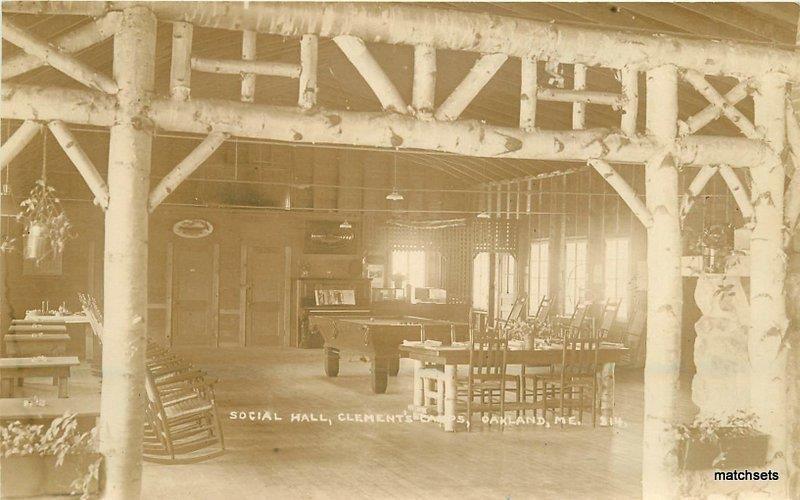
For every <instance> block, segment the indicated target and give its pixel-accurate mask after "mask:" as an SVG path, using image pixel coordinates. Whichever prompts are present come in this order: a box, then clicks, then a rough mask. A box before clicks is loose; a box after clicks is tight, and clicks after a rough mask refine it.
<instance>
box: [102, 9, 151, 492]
mask: <svg viewBox="0 0 800 500" xmlns="http://www.w3.org/2000/svg"><path fill="white" fill-rule="evenodd" d="M155 44H156V18H155V16H154V15H153V13H152V12H151V11H150V10H149V9H148V8H147V7H144V6H137V7H130V8H128V9H126V10H125V11H124V12H123V16H122V23H121V26H120V29H119V31H118V32H117V34H116V35H115V37H114V79H115V80H116V81H117V84H118V85H119V93H118V94H117V98H118V108H117V115H116V120H115V123H114V125H112V126H111V137H110V144H109V157H108V189H109V195H110V199H109V204H108V210H107V211H106V218H105V272H104V285H103V286H104V300H103V303H104V329H103V330H104V338H103V385H102V397H101V406H100V416H101V417H100V451H101V453H103V455H104V456H105V460H106V492H105V497H106V498H114V499H138V498H139V497H140V494H141V478H142V432H143V424H144V360H145V343H146V335H147V332H146V329H145V320H146V312H147V227H148V211H147V201H148V195H149V191H150V155H151V142H152V124H151V123H150V120H149V118H148V117H147V115H146V113H147V109H148V107H149V105H150V99H151V94H152V92H153V79H154V71H153V69H154V60H155Z"/></svg>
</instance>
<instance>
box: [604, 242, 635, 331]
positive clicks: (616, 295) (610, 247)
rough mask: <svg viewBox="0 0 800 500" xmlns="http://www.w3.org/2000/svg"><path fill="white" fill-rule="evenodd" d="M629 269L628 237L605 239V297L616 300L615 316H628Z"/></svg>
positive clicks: (622, 317) (621, 317) (623, 317)
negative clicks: (617, 307)
mask: <svg viewBox="0 0 800 500" xmlns="http://www.w3.org/2000/svg"><path fill="white" fill-rule="evenodd" d="M629 270H630V258H629V240H628V238H608V239H606V265H605V297H606V300H609V299H610V300H618V301H620V303H619V309H618V310H617V318H620V319H625V318H627V317H628V302H629V301H630V287H629V285H628V280H629V279H630V276H629Z"/></svg>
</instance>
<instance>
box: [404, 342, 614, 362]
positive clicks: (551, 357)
mask: <svg viewBox="0 0 800 500" xmlns="http://www.w3.org/2000/svg"><path fill="white" fill-rule="evenodd" d="M627 351H628V348H627V347H624V346H622V345H620V344H613V343H606V342H604V343H602V344H601V346H600V351H599V353H598V355H597V360H598V362H599V363H615V362H617V361H620V360H621V359H622V356H623V355H624V354H625V353H626V352H627ZM400 352H402V353H405V354H406V355H407V356H408V357H409V358H411V359H416V360H419V361H424V362H427V363H435V364H441V365H466V364H469V348H468V347H466V346H424V345H401V346H400ZM561 356H562V348H561V346H551V347H549V348H543V349H513V348H509V350H508V352H507V354H506V363H507V364H512V365H529V366H536V365H540V366H545V365H550V364H554V363H558V362H560V361H561Z"/></svg>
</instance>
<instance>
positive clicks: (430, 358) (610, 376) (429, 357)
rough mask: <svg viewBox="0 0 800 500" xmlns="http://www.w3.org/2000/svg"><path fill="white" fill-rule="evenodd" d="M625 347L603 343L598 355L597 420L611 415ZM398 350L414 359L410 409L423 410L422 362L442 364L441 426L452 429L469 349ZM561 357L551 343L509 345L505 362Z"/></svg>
mask: <svg viewBox="0 0 800 500" xmlns="http://www.w3.org/2000/svg"><path fill="white" fill-rule="evenodd" d="M627 351H628V349H627V348H625V347H621V346H618V345H612V344H602V345H601V347H600V351H599V353H598V355H597V357H598V364H599V365H600V366H601V369H600V372H599V374H598V376H599V377H600V384H599V389H600V415H601V417H600V421H601V425H602V423H607V422H609V421H610V420H611V418H612V417H613V410H614V365H615V363H616V362H618V361H620V360H621V359H622V357H623V356H624V354H625V353H626V352H627ZM400 352H401V353H402V354H404V355H406V356H407V357H409V358H411V359H412V360H414V395H413V400H412V404H411V409H412V411H414V412H415V413H425V412H426V411H427V408H425V406H424V392H423V391H424V385H423V380H422V377H421V376H420V374H421V372H422V370H423V368H424V364H426V363H427V364H433V365H439V366H443V367H444V377H445V383H444V422H443V423H444V430H445V431H448V432H453V431H454V430H455V428H454V423H455V417H456V369H457V367H458V365H468V364H469V349H468V348H467V347H454V346H439V347H427V346H408V345H403V346H400ZM561 359H562V348H561V347H559V346H553V347H550V348H544V349H533V350H526V349H509V350H508V352H507V354H506V364H508V365H522V366H550V365H553V364H559V363H560V362H561Z"/></svg>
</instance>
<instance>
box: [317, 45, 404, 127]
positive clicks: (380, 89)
mask: <svg viewBox="0 0 800 500" xmlns="http://www.w3.org/2000/svg"><path fill="white" fill-rule="evenodd" d="M333 41H334V42H335V43H336V45H338V46H339V48H340V49H342V52H344V55H345V56H347V59H348V60H350V62H351V63H352V64H353V66H355V68H356V70H358V72H359V74H361V76H362V77H363V78H364V80H365V81H366V82H367V85H369V88H371V89H372V92H374V93H375V97H377V98H378V100H379V101H380V103H381V106H383V109H385V110H387V111H394V112H396V113H401V114H406V113H407V112H408V106H407V105H406V103H405V101H404V100H403V96H402V95H400V91H399V90H397V87H395V85H394V83H392V81H391V80H390V79H389V77H388V76H386V72H385V71H383V68H381V66H380V64H378V61H376V60H375V58H374V57H373V56H372V54H371V53H370V51H369V49H368V48H367V46H366V45H365V44H364V42H363V41H362V40H361V39H359V38H356V37H354V36H337V37H335V38H334V39H333Z"/></svg>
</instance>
